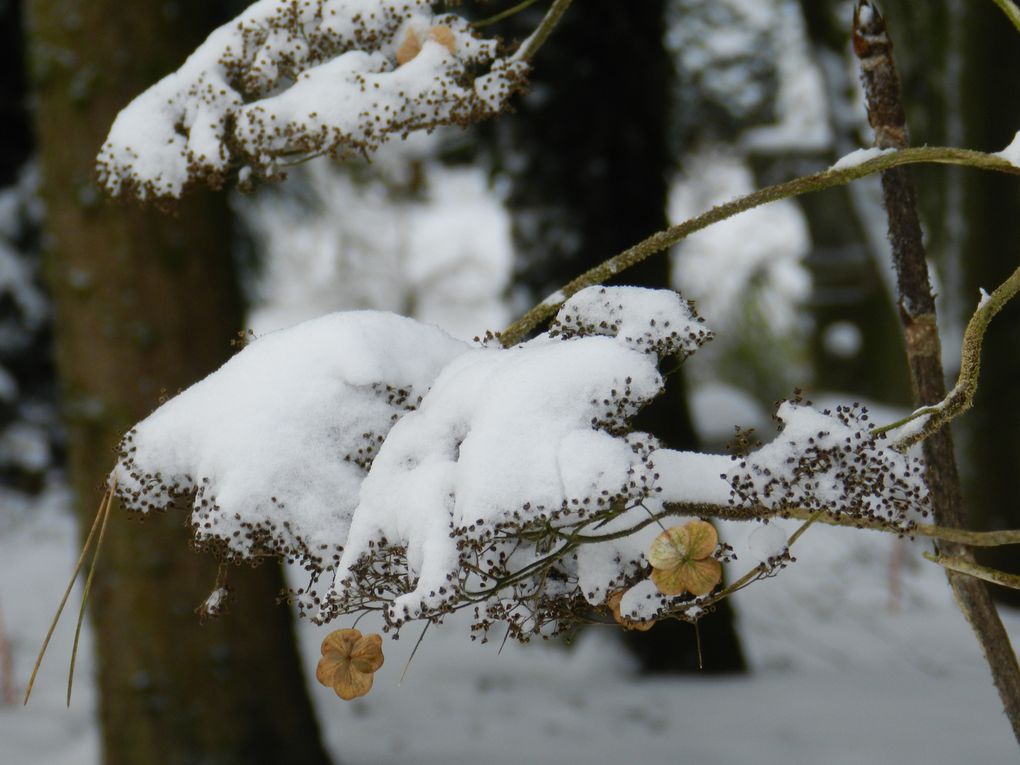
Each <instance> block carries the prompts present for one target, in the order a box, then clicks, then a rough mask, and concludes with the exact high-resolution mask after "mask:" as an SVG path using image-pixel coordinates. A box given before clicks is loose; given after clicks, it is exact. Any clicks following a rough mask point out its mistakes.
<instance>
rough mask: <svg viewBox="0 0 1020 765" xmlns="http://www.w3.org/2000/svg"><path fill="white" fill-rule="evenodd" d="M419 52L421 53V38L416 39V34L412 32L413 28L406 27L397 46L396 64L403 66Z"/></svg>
mask: <svg viewBox="0 0 1020 765" xmlns="http://www.w3.org/2000/svg"><path fill="white" fill-rule="evenodd" d="M419 53H421V40H419V39H418V35H416V34H415V33H414V30H413V29H408V30H407V34H406V35H404V39H403V41H401V43H400V46H399V47H398V48H397V66H403V65H404V64H406V63H407V62H408V61H410V60H411V59H413V58H414V57H415V56H417V55H418V54H419Z"/></svg>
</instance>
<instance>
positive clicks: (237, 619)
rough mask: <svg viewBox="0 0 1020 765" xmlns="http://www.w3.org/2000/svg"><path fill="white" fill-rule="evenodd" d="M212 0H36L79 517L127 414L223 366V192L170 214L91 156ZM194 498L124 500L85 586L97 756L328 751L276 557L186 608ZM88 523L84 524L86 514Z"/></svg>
mask: <svg viewBox="0 0 1020 765" xmlns="http://www.w3.org/2000/svg"><path fill="white" fill-rule="evenodd" d="M218 8H220V9H221V8H222V7H221V6H219V5H218V4H216V3H206V2H203V1H202V0H188V1H187V2H178V3H162V2H155V1H154V0H139V2H133V3H127V4H125V3H120V2H114V0H89V1H88V2H84V0H82V1H76V0H71V1H70V2H68V1H66V0H31V1H30V2H29V4H28V10H29V14H28V21H29V26H28V37H29V40H30V63H31V72H32V76H33V84H34V89H35V99H36V111H35V118H36V119H35V124H36V135H37V141H38V146H39V151H40V157H41V163H42V171H43V194H44V197H45V201H46V205H47V211H48V213H47V225H48V234H47V242H48V246H47V257H48V262H47V271H48V278H49V284H50V287H51V290H52V294H53V298H54V301H55V304H56V312H57V326H58V329H57V356H58V365H59V370H60V374H61V382H62V388H63V413H64V415H65V420H66V423H67V427H68V435H69V456H70V465H69V469H70V476H71V481H72V484H73V488H74V489H75V492H76V495H77V504H78V509H79V512H80V513H81V516H82V519H83V521H91V516H92V514H93V513H94V512H95V509H96V506H97V504H98V501H99V498H100V484H101V482H102V480H103V477H104V476H105V475H106V473H107V472H108V471H109V469H110V468H111V466H112V463H113V459H114V452H113V449H114V447H115V445H116V443H117V441H118V439H119V437H120V435H121V434H122V433H123V432H124V430H125V429H126V428H128V427H129V426H130V425H131V424H133V422H134V421H136V420H138V419H139V418H141V417H143V416H145V415H146V414H147V413H148V412H149V411H151V410H152V409H153V408H154V407H155V406H156V404H157V399H158V397H159V395H160V392H161V390H162V389H166V390H168V391H170V392H171V393H172V392H175V391H176V390H177V389H179V388H181V387H184V386H186V385H189V384H190V383H192V382H194V381H195V380H197V379H199V378H200V377H201V376H203V375H204V374H207V373H208V372H209V371H211V370H212V369H214V368H215V367H216V366H218V365H219V364H220V363H221V362H223V361H224V360H225V358H226V357H227V356H228V355H229V352H230V348H229V341H230V339H231V337H232V336H233V335H234V333H235V332H236V331H237V330H238V329H239V327H240V322H241V303H240V300H239V295H238V290H237V287H236V283H235V279H234V274H233V269H232V265H231V260H230V255H229V252H230V242H231V233H230V220H229V215H228V211H227V208H226V204H225V201H224V199H223V198H222V196H220V197H215V198H214V197H213V196H211V195H210V196H202V197H195V198H193V199H192V200H190V201H188V202H187V203H185V204H182V206H181V209H180V211H179V214H178V215H177V217H170V216H167V215H165V214H162V213H159V212H156V211H154V210H140V209H135V208H134V207H125V206H120V205H116V204H112V203H110V202H108V201H105V200H103V199H101V198H100V197H99V195H98V193H97V191H96V190H95V188H94V186H93V184H92V160H93V157H94V155H95V153H96V151H97V150H98V148H99V146H100V144H101V142H102V140H103V138H104V136H105V133H106V131H107V130H108V128H109V126H110V124H111V122H112V120H113V117H114V115H115V114H116V112H117V110H118V109H120V108H121V107H123V106H124V105H125V104H126V103H127V102H128V100H130V98H132V97H133V96H134V95H136V94H137V93H139V92H141V90H142V89H143V88H145V87H146V86H148V85H150V84H152V83H153V82H155V81H156V80H157V79H158V78H159V77H161V76H163V75H164V74H166V73H167V72H169V71H171V70H172V69H174V68H176V67H177V66H178V65H179V64H180V63H181V62H182V61H183V60H184V58H185V56H186V55H187V54H188V53H189V52H190V50H191V49H192V48H193V47H194V46H195V45H196V44H197V43H198V42H200V41H201V39H202V37H203V36H204V34H206V33H207V32H208V31H209V30H210V29H211V28H212V24H213V23H214V22H217V21H222V20H223V19H218V18H214V14H215V12H216V10H217V9H218ZM183 521H184V516H183V514H180V513H176V512H171V513H168V514H166V515H163V516H160V517H157V518H153V519H151V520H149V521H148V522H146V523H144V524H132V523H130V522H129V521H128V519H127V518H126V517H125V516H124V514H123V513H122V512H120V511H119V509H118V508H117V507H116V506H115V507H114V509H113V514H112V517H111V520H110V526H109V528H108V529H107V539H106V544H105V547H104V549H103V554H102V557H101V559H100V562H99V566H98V569H97V573H96V580H95V583H94V586H93V591H92V596H91V601H90V602H91V617H92V621H93V624H94V626H95V633H96V646H97V651H98V691H99V698H100V715H101V720H102V747H103V760H104V762H105V763H109V764H110V765H121V764H123V765H155V764H157V763H159V764H166V765H170V764H173V765H184V764H187V763H203V764H213V763H216V764H221V763H222V764H223V765H228V764H231V765H232V764H233V763H237V764H238V765H240V763H246V764H251V763H267V764H268V763H281V762H287V763H315V764H316V765H318V764H320V763H326V762H328V757H327V755H326V754H325V752H324V750H323V748H322V745H321V744H320V741H319V734H318V728H317V724H316V722H315V718H314V716H313V712H312V709H311V705H310V702H309V699H308V697H307V694H306V689H305V687H304V681H303V677H304V673H303V672H302V670H301V664H300V660H299V657H298V654H297V650H296V646H295V642H294V635H293V627H292V621H291V615H290V612H289V610H288V609H287V608H286V607H282V606H278V605H276V603H275V599H276V596H277V594H278V593H279V591H280V589H281V587H282V586H283V581H282V577H281V572H280V569H279V567H278V566H277V565H275V564H274V565H264V566H262V567H261V568H259V569H257V570H243V571H239V572H237V573H236V574H235V575H234V576H233V577H232V585H233V586H234V588H235V591H236V593H237V599H236V602H235V605H234V607H233V612H232V613H230V614H228V615H227V616H224V617H221V618H220V619H218V620H216V621H213V622H211V623H207V624H206V625H204V626H200V625H199V623H198V620H197V618H196V616H195V614H194V612H193V611H194V609H195V608H196V607H197V606H198V605H199V604H201V603H202V602H203V600H204V599H205V597H206V596H207V595H208V593H209V591H210V589H211V588H212V586H213V582H214V581H215V577H216V562H215V561H213V560H212V559H211V558H209V557H208V556H204V555H199V554H197V553H195V552H193V551H192V550H191V549H189V546H188V538H187V534H186V532H185V530H184V528H183ZM84 525H85V527H86V528H87V527H88V523H85V524H84Z"/></svg>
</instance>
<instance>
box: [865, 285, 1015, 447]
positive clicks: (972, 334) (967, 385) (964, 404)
mask: <svg viewBox="0 0 1020 765" xmlns="http://www.w3.org/2000/svg"><path fill="white" fill-rule="evenodd" d="M1018 293H1020V268H1017V270H1016V271H1014V272H1013V273H1012V274H1011V275H1010V277H1009V278H1008V279H1006V281H1004V282H1003V283H1002V284H1000V285H999V286H998V288H996V289H995V291H994V292H992V294H991V295H988V296H987V297H986V298H985V299H983V300H982V302H981V304H980V305H979V306H978V308H977V310H976V311H974V315H973V316H971V317H970V321H968V322H967V329H966V330H965V331H964V333H963V347H962V353H961V358H960V374H959V376H958V377H957V378H956V385H954V386H953V389H952V390H951V391H949V393H948V394H947V395H946V397H945V398H943V399H942V401H940V402H939V403H938V404H935V405H934V406H923V407H921V408H920V409H917V410H915V411H914V412H911V413H910V414H909V415H907V416H906V417H904V418H903V419H900V420H897V421H896V422H893V423H890V424H889V425H884V426H882V427H880V428H876V429H875V430H874V431H873V432H874V433H876V434H878V433H889V432H890V431H894V430H897V429H899V428H902V427H903V426H904V425H907V424H908V423H911V422H913V421H914V420H917V419H919V418H921V417H926V418H927V419H926V420H925V422H924V423H923V424H922V426H921V427H919V428H915V429H911V432H909V433H907V434H905V435H904V436H903V437H901V438H898V439H896V440H895V446H896V448H899V449H905V448H907V447H909V446H912V445H913V444H916V443H918V442H920V441H923V440H924V439H926V438H928V437H929V436H931V435H932V434H933V433H935V432H936V431H938V430H939V429H941V428H942V427H943V426H944V425H945V424H946V423H947V422H949V421H950V420H952V419H955V418H956V417H959V416H960V415H961V414H963V413H964V412H966V411H967V410H968V409H970V407H971V406H972V405H973V403H974V394H975V393H977V387H978V378H979V377H980V374H981V347H982V344H983V343H984V338H985V331H986V330H987V329H988V325H989V324H990V323H991V321H992V319H993V318H995V315H996V314H997V313H999V311H1001V310H1002V309H1003V307H1004V306H1005V305H1006V303H1008V302H1009V301H1010V300H1012V299H1013V298H1014V297H1016V295H1017V294H1018Z"/></svg>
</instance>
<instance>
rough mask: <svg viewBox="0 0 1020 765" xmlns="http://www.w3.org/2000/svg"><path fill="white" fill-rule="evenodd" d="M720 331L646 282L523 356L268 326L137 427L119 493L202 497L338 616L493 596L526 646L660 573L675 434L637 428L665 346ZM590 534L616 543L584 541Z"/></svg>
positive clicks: (581, 315) (215, 529) (403, 334)
mask: <svg viewBox="0 0 1020 765" xmlns="http://www.w3.org/2000/svg"><path fill="white" fill-rule="evenodd" d="M708 337H709V332H708V331H707V330H705V329H704V328H703V327H702V325H701V321H700V319H699V318H698V317H697V316H696V315H695V314H694V312H693V310H692V309H691V307H690V306H689V305H688V304H687V303H686V302H685V301H683V300H682V299H681V298H680V297H679V296H678V295H676V294H675V293H670V292H664V291H655V290H646V289H640V288H600V287H593V288H589V289H587V290H583V291H582V292H580V293H578V294H577V295H575V296H574V297H573V298H571V300H569V301H567V303H566V304H565V305H564V307H563V309H562V310H561V311H560V313H559V315H558V316H557V319H556V322H555V323H554V326H553V329H552V330H551V331H550V332H549V333H547V334H545V335H541V336H539V337H537V338H535V339H534V340H531V341H529V342H527V343H523V344H521V345H518V346H515V347H513V348H508V349H504V348H492V347H487V346H486V345H484V344H480V345H478V346H475V347H473V348H472V347H470V346H467V345H465V344H463V343H460V342H458V341H456V340H453V339H452V338H450V337H449V336H447V335H446V334H444V333H443V332H441V331H440V330H438V329H435V328H433V327H429V326H426V325H423V324H420V323H418V322H415V321H413V320H411V319H404V318H401V317H398V316H394V315H391V314H385V313H376V312H354V313H347V314H333V315H330V316H326V317H323V318H321V319H317V320H314V321H311V322H306V323H305V324H301V325H298V326H297V327H294V328H292V329H290V330H284V331H281V332H277V333H272V334H270V335H267V336H265V337H262V338H259V339H257V340H255V341H254V342H253V343H252V344H251V345H249V346H248V347H247V348H245V349H244V350H243V351H241V352H240V353H239V354H237V356H235V357H234V358H233V359H232V360H231V361H229V362H228V363H227V364H225V365H224V366H223V367H222V368H221V369H220V370H219V371H217V372H215V373H214V374H212V375H210V376H209V377H208V378H206V379H205V380H203V381H202V382H200V383H197V384H196V385H194V386H192V387H191V388H189V389H188V390H187V391H185V392H184V393H182V394H180V395H178V396H177V397H175V398H174V399H172V400H171V401H169V402H167V403H166V404H164V405H163V406H162V407H160V408H159V409H158V410H157V411H156V412H154V413H153V414H152V415H151V416H150V417H148V418H147V419H145V420H143V421H142V422H141V423H139V424H138V425H137V426H136V427H135V428H134V429H132V431H131V432H129V433H128V434H127V435H126V436H125V438H124V440H123V443H122V447H121V449H122V451H121V456H120V460H119V462H118V465H117V467H116V469H115V471H114V477H115V478H116V479H117V493H118V495H119V496H120V497H121V499H122V501H123V502H124V503H125V504H126V506H127V507H128V508H129V509H133V510H140V511H149V510H154V509H162V508H166V507H168V506H169V505H171V504H172V503H173V502H174V500H175V499H181V500H183V501H182V504H183V503H184V502H186V503H187V504H189V505H191V522H192V527H193V530H194V534H195V538H196V540H197V541H198V543H199V544H202V545H204V546H210V547H213V548H214V549H216V550H217V551H218V552H219V553H221V554H222V555H225V556H226V557H228V558H257V557H260V556H264V555H284V556H287V557H289V558H292V559H295V560H298V561H300V562H301V563H302V564H303V565H304V566H305V567H306V569H308V570H309V571H310V572H311V580H310V583H309V586H308V588H307V589H306V590H299V591H298V592H296V593H295V595H296V599H297V602H298V605H299V608H300V609H301V610H302V612H311V613H313V614H314V615H315V616H316V617H317V618H318V619H320V620H324V621H325V620H329V619H332V618H334V617H336V616H339V615H341V614H343V613H351V612H355V611H359V610H363V609H374V610H382V611H383V612H384V614H385V615H386V618H387V622H388V624H389V626H390V627H395V628H398V627H400V626H401V625H402V624H403V623H404V622H405V621H407V620H408V619H412V618H425V619H431V620H439V619H442V617H443V616H444V615H445V614H446V613H448V612H450V611H452V610H454V609H455V608H461V607H464V606H471V605H473V606H475V608H476V611H475V617H476V618H475V629H476V630H478V631H479V632H481V633H482V635H483V636H484V634H485V632H486V631H487V630H488V627H489V626H491V625H492V624H493V623H494V622H496V621H504V622H507V623H508V624H509V625H510V629H511V634H512V635H513V636H514V637H515V638H517V639H520V640H527V639H528V638H529V637H530V636H531V635H534V634H547V633H548V632H549V630H550V629H551V630H552V631H557V630H561V629H565V628H568V627H570V626H571V625H573V624H574V623H576V622H577V621H578V620H579V619H588V618H590V609H591V607H592V605H600V604H602V603H604V602H605V600H606V598H607V597H608V596H609V595H610V594H611V593H612V592H614V591H616V590H619V589H622V588H624V587H626V586H629V585H631V584H633V583H634V582H636V581H638V580H640V579H642V578H644V577H645V575H646V571H645V569H646V561H645V558H644V550H645V549H647V547H648V544H649V543H650V542H651V539H652V538H654V536H655V534H656V531H657V529H656V527H655V526H654V525H650V524H648V522H647V521H648V513H649V512H660V511H661V510H662V506H661V504H659V503H657V500H656V497H655V494H656V491H657V488H656V486H655V481H656V475H655V473H654V472H653V471H654V465H653V463H652V461H651V460H650V459H649V455H651V454H652V452H653V451H654V450H655V449H657V448H658V444H657V443H656V441H655V439H654V438H652V437H651V436H649V435H647V434H643V433H635V432H631V431H630V425H629V421H630V419H631V417H632V416H633V415H634V414H635V413H636V412H637V411H638V410H639V409H640V408H641V407H642V406H643V405H644V404H645V403H647V402H648V401H650V400H651V399H652V398H653V397H655V396H656V395H657V394H658V393H659V392H660V391H661V389H662V377H661V375H660V373H659V370H658V365H659V363H660V361H661V360H662V358H665V357H677V356H680V357H682V356H685V355H688V354H690V353H692V352H693V351H694V350H695V349H696V348H697V347H698V346H699V345H700V343H702V342H704V341H705V340H707V339H708ZM650 351H652V352H650ZM638 526H642V527H643V528H640V529H637V528H635V527H638ZM618 532H621V533H620V534H619V536H620V538H615V536H616V534H617V533H618ZM578 533H580V534H584V535H595V536H596V537H598V538H596V539H591V540H588V541H587V542H586V543H585V544H584V545H582V548H583V549H575V548H576V547H577V545H576V544H574V543H572V542H570V537H571V535H573V534H578ZM606 535H608V537H607V538H605V539H602V538H601V537H602V536H606ZM565 544H566V546H565ZM330 570H333V571H334V573H335V576H334V579H333V586H332V588H328V589H326V591H321V590H320V577H321V575H322V574H323V573H325V572H327V571H330Z"/></svg>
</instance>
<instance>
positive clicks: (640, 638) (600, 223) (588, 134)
mask: <svg viewBox="0 0 1020 765" xmlns="http://www.w3.org/2000/svg"><path fill="white" fill-rule="evenodd" d="M664 13H665V3H664V2H663V0H642V1H641V2H640V3H621V2H618V1H617V0H585V2H580V3H575V4H574V6H573V7H572V8H571V9H570V10H569V11H568V13H567V15H566V16H565V17H564V19H563V21H562V22H561V24H560V25H559V26H558V27H557V28H556V30H555V32H554V35H553V37H552V38H550V40H549V42H548V43H547V44H546V45H545V46H544V47H543V48H542V50H541V51H539V54H538V56H537V57H536V60H535V72H534V76H533V80H532V84H533V87H532V93H531V95H530V97H528V98H525V99H523V100H522V102H521V103H520V104H519V113H518V114H516V115H513V116H509V117H505V118H503V119H502V121H501V122H499V123H497V125H496V127H495V129H496V130H497V131H499V132H500V134H501V135H502V136H504V137H505V140H504V141H503V146H504V151H503V152H501V155H502V156H505V157H511V158H512V168H513V170H512V173H511V176H512V178H513V188H512V191H511V197H510V206H511V208H512V210H513V213H514V219H515V238H516V242H517V251H518V264H517V275H516V284H517V286H518V287H519V288H521V289H522V291H524V292H525V293H526V294H527V300H528V302H529V303H530V302H534V301H535V300H536V299H537V300H540V299H542V298H543V297H545V296H546V295H547V294H549V293H551V292H552V291H554V290H556V289H558V288H559V287H560V286H562V285H563V284H565V283H566V282H567V281H569V280H570V279H571V278H573V277H575V276H577V275H578V274H580V273H581V272H583V271H585V270H586V269H588V268H589V267H591V266H594V265H596V264H598V263H600V262H601V261H603V260H605V259H606V258H608V257H610V256H612V255H615V254H616V253H618V252H620V251H622V250H624V249H626V248H627V247H629V246H630V245H632V244H634V243H636V242H638V241H640V240H641V239H643V238H645V237H646V236H648V235H649V234H651V233H653V232H655V231H659V230H662V229H663V228H665V227H666V224H667V221H666V196H667V190H668V189H667V174H668V172H669V171H670V169H671V167H672V162H671V157H670V152H669V149H668V146H669V144H668V135H667V130H668V125H669V103H670V95H671V91H670V73H671V69H672V65H671V62H670V59H669V56H668V54H667V52H666V50H665V48H664V47H663V35H664ZM522 16H524V18H523V20H521V21H522V23H521V26H520V27H518V28H515V29H514V30H513V31H515V32H516V33H518V34H526V33H527V30H528V29H530V28H533V26H534V23H535V21H536V19H535V18H534V16H530V17H529V16H527V15H526V14H522ZM529 25H530V26H529ZM508 164H511V163H509V162H508ZM669 275H670V274H669V258H668V257H667V255H666V254H665V253H663V254H661V255H659V256H656V257H654V258H650V259H648V260H646V261H644V262H642V263H641V264H639V265H638V266H636V267H635V268H632V269H630V270H628V271H626V272H625V273H623V274H621V275H620V276H619V277H618V279H616V282H617V283H620V284H631V285H640V286H647V287H658V288H668V287H669V286H670V278H669ZM522 302H524V301H522ZM668 382H669V387H668V389H667V391H666V392H665V393H664V394H663V395H662V396H660V397H659V398H658V399H656V401H655V402H653V404H652V405H651V406H649V407H648V408H647V409H646V410H645V411H644V412H642V413H641V416H640V417H639V419H638V422H637V423H636V425H637V427H638V428H640V429H645V430H648V431H650V432H652V433H654V434H656V435H657V436H659V437H660V438H662V439H663V440H665V441H666V442H667V444H668V445H669V446H671V447H673V448H681V449H684V448H693V447H695V435H694V429H693V426H692V425H691V420H690V415H689V412H688V410H687V403H686V397H685V395H684V390H683V383H682V376H681V375H680V374H674V375H672V376H671V377H670V378H669V379H668ZM699 627H700V630H701V655H700V657H699V653H698V643H697V640H696V635H695V632H694V630H693V629H692V628H691V626H690V625H687V624H683V623H679V622H660V623H659V624H657V625H656V626H655V627H654V628H652V629H651V630H650V631H649V632H646V633H627V635H626V637H627V643H628V645H629V646H630V647H631V648H632V649H633V650H634V652H635V653H636V655H637V656H638V658H639V659H640V661H641V663H642V665H643V666H644V668H645V669H646V670H648V671H652V672H678V671H679V672H686V671H697V670H698V669H699V664H703V667H704V670H705V671H708V672H733V671H742V670H744V669H745V666H746V665H745V662H744V658H743V654H742V652H741V649H740V644H739V641H738V639H737V635H736V631H735V629H734V626H733V614H732V610H731V608H730V605H729V602H728V601H724V602H723V603H722V604H720V605H719V606H718V607H717V609H716V611H715V612H714V613H712V614H711V615H709V616H708V617H706V618H704V619H703V620H702V621H701V622H700V625H699ZM699 658H700V659H701V660H702V661H701V662H699Z"/></svg>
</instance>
